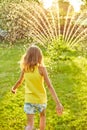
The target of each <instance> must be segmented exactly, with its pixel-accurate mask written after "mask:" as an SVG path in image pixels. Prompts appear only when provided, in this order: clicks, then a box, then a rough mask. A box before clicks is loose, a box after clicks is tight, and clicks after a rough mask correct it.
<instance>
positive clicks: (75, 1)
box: [39, 0, 84, 12]
mask: <svg viewBox="0 0 87 130" xmlns="http://www.w3.org/2000/svg"><path fill="white" fill-rule="evenodd" d="M39 1H40V2H42V4H43V6H44V8H45V9H48V8H50V7H51V6H52V4H53V1H55V0H39ZM65 1H69V3H70V4H71V5H72V6H73V8H74V11H75V12H79V11H80V7H81V5H82V4H84V3H83V2H82V0H65Z"/></svg>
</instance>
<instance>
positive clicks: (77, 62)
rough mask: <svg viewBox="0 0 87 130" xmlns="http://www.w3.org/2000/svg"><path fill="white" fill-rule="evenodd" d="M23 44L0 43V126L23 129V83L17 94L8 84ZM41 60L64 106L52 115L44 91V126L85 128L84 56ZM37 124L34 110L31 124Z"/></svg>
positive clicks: (1, 128)
mask: <svg viewBox="0 0 87 130" xmlns="http://www.w3.org/2000/svg"><path fill="white" fill-rule="evenodd" d="M23 48H24V46H23V45H16V46H13V47H9V46H3V47H1V45H0V130H8V129H9V130H23V129H24V126H25V125H26V115H25V113H24V111H23V105H24V87H23V85H22V86H21V87H20V88H19V89H18V91H17V94H16V95H14V94H12V93H11V87H12V85H14V83H15V82H16V81H17V79H18V77H19V75H20V68H19V64H18V61H19V60H20V58H21V56H22V54H23V53H24V50H25V49H23ZM45 63H46V66H47V69H48V72H49V76H50V78H51V80H52V83H53V86H54V88H55V90H56V92H57V94H58V96H59V98H60V100H61V102H62V104H63V106H64V113H63V115H62V116H61V117H58V116H57V115H56V111H55V103H54V101H53V100H52V97H51V95H50V93H49V92H48V90H47V94H48V107H47V111H46V112H47V114H46V116H47V121H46V122H47V125H46V130H87V59H86V58H84V57H82V56H79V57H78V56H75V57H74V56H73V58H72V60H65V61H62V60H59V62H58V63H56V62H55V63H51V60H50V58H49V57H48V56H46V57H45ZM38 126H39V116H38V114H36V117H35V127H37V128H38Z"/></svg>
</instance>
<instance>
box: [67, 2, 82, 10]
mask: <svg viewBox="0 0 87 130" xmlns="http://www.w3.org/2000/svg"><path fill="white" fill-rule="evenodd" d="M69 2H70V4H71V5H72V6H73V8H74V10H75V12H79V11H80V7H81V5H82V4H83V2H82V0H69Z"/></svg>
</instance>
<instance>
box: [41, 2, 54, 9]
mask: <svg viewBox="0 0 87 130" xmlns="http://www.w3.org/2000/svg"><path fill="white" fill-rule="evenodd" d="M39 1H41V2H42V3H43V6H44V8H45V9H48V8H50V7H51V6H52V3H53V0H39Z"/></svg>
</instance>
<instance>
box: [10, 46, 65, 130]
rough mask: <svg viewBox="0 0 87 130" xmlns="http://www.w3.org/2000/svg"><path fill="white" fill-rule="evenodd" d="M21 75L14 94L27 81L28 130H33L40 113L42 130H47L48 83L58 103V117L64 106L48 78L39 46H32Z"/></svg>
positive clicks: (25, 109) (22, 65) (24, 59)
mask: <svg viewBox="0 0 87 130" xmlns="http://www.w3.org/2000/svg"><path fill="white" fill-rule="evenodd" d="M21 68H22V71H21V75H20V78H19V80H18V81H17V82H16V84H15V85H14V86H13V87H12V92H13V93H16V89H17V88H18V87H19V86H20V85H21V83H22V82H23V80H25V104H24V111H25V113H26V114H27V126H26V128H25V129H26V130H33V126H34V115H35V113H36V112H37V111H38V112H39V113H40V130H45V124H46V119H45V118H46V117H45V109H46V106H47V95H46V90H45V87H44V81H45V82H46V84H47V86H48V89H49V91H50V93H51V95H52V97H53V99H54V101H55V103H56V111H57V114H58V115H61V114H62V111H63V106H62V104H61V103H60V101H59V99H58V97H57V95H56V92H55V90H54V88H53V86H52V84H51V81H50V79H49V77H48V74H47V70H46V68H45V66H44V65H43V57H42V51H41V50H40V48H38V47H37V46H31V47H29V48H28V50H27V52H26V53H25V55H24V56H23V58H22V61H21Z"/></svg>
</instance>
